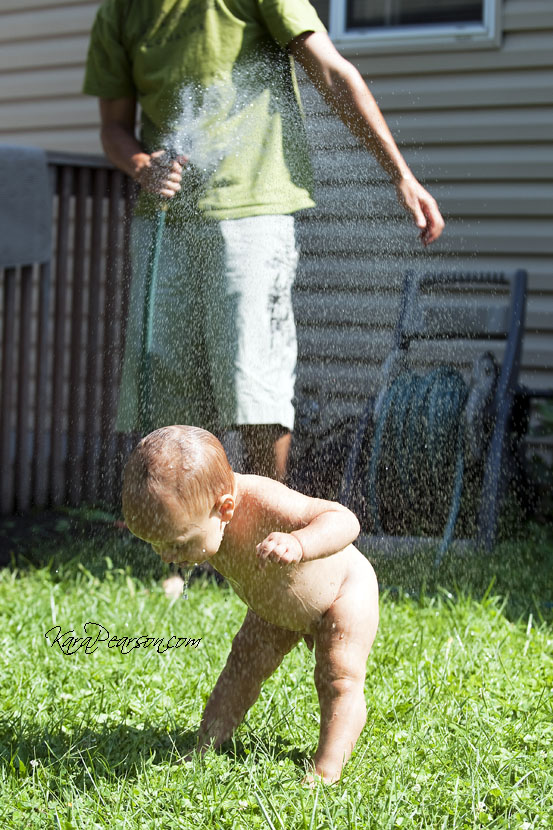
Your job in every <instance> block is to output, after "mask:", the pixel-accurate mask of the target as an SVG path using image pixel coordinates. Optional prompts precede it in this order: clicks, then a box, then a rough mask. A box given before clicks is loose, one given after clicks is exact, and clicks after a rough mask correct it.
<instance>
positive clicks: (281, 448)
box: [239, 424, 292, 481]
mask: <svg viewBox="0 0 553 830" xmlns="http://www.w3.org/2000/svg"><path fill="white" fill-rule="evenodd" d="M239 431H240V433H241V435H242V442H243V444H244V450H245V453H246V470H247V472H248V473H255V474H256V475H261V476H269V478H276V479H277V480H278V481H284V480H285V478H286V468H287V464H288V453H289V451H290V443H291V439H292V433H291V432H290V430H288V429H286V428H285V427H282V426H280V424H259V425H251V424H248V425H245V426H241V427H239Z"/></svg>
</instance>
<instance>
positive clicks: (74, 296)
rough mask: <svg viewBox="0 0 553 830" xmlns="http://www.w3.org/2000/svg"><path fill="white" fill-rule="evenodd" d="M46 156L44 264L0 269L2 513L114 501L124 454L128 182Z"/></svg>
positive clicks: (101, 167) (96, 165) (84, 161)
mask: <svg viewBox="0 0 553 830" xmlns="http://www.w3.org/2000/svg"><path fill="white" fill-rule="evenodd" d="M48 158H49V167H50V172H51V177H52V185H53V187H52V192H53V198H54V230H53V245H52V247H53V250H52V259H51V262H50V263H48V264H43V265H37V264H36V263H29V264H28V265H26V266H24V267H21V268H6V269H4V270H3V271H1V270H0V275H1V280H2V289H1V294H2V296H1V298H0V325H1V340H2V342H1V349H2V351H1V372H2V374H1V397H0V512H1V513H3V514H6V513H11V512H14V511H18V512H21V511H25V510H27V509H28V508H30V507H34V506H36V507H44V506H47V505H48V506H50V505H60V504H69V505H79V504H80V503H82V502H87V503H94V502H102V503H107V504H117V503H118V491H119V480H120V473H121V458H122V455H123V454H124V452H125V446H124V444H125V439H124V438H122V437H121V436H117V435H116V433H115V431H114V419H115V410H116V398H117V389H118V384H119V374H120V365H121V357H122V344H123V338H124V320H125V312H126V304H127V294H128V256H127V251H128V233H127V231H128V221H127V219H128V215H129V205H130V201H131V198H132V193H131V189H132V188H131V183H130V182H129V180H128V179H126V178H125V177H124V176H123V175H122V174H121V173H120V172H119V171H117V170H114V169H113V168H111V167H110V166H109V165H107V164H106V163H105V162H104V161H103V160H102V159H96V158H93V157H77V156H72V155H71V156H70V155H66V154H64V155H59V154H50V155H49V157H48ZM29 232H30V233H31V232H32V229H29Z"/></svg>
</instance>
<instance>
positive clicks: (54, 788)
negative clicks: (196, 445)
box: [0, 518, 553, 830]
mask: <svg viewBox="0 0 553 830" xmlns="http://www.w3.org/2000/svg"><path fill="white" fill-rule="evenodd" d="M60 521H61V523H62V524H63V521H65V520H64V519H63V518H62V519H61V520H60ZM86 524H87V523H86V522H81V525H80V527H81V531H82V527H86ZM91 526H92V523H91ZM94 527H96V529H97V532H96V533H95V534H92V535H91V533H90V529H89V530H88V531H87V532H85V533H82V532H78V533H77V532H74V528H73V527H70V528H69V529H68V528H67V527H66V528H65V532H64V533H62V534H61V536H60V537H59V538H60V539H61V540H62V541H61V542H57V541H56V537H55V536H49V537H48V538H46V537H45V538H44V540H43V545H42V551H40V555H39V551H37V550H36V548H35V553H34V562H31V564H29V562H28V561H24V560H22V559H21V558H20V561H19V562H18V563H16V564H14V565H12V567H11V568H5V569H3V570H2V571H0V617H1V638H2V647H1V648H0V664H1V665H0V677H1V681H0V690H1V691H0V694H1V710H0V712H1V714H0V718H1V721H0V776H1V779H0V780H1V784H0V827H1V828H10V830H11V828H18V829H19V828H25V830H27V828H28V830H31V828H45V830H46V829H47V830H55V828H59V830H88V829H89V828H91V829H92V828H110V830H112V829H113V830H123V828H125V830H138V828H140V830H144V829H147V830H149V828H152V830H153V828H159V829H160V830H170V829H171V828H186V829H187V830H188V828H194V830H199V828H204V827H205V828H229V830H230V828H237V829H238V830H239V829H240V828H248V830H249V828H258V827H259V828H268V830H272V829H273V828H274V829H275V830H282V828H286V830H289V829H290V830H292V829H295V828H305V829H306V830H316V829H317V828H375V830H385V829H386V830H387V829H388V828H390V830H391V829H392V828H409V829H410V830H411V828H429V829H431V830H445V828H448V830H449V829H450V828H451V830H453V828H456V830H465V828H467V829H468V828H483V827H486V828H513V830H514V829H515V828H521V830H522V828H524V830H530V828H548V830H550V828H551V827H553V697H552V686H553V657H552V654H553V624H552V620H553V607H552V604H551V600H552V599H553V585H552V580H553V577H552V569H551V564H552V562H553V546H552V542H551V535H550V534H549V533H548V532H547V531H546V530H545V529H543V528H541V527H538V526H528V527H527V528H525V529H524V530H523V531H522V533H521V537H520V538H519V539H518V541H517V540H515V541H514V542H511V543H508V544H507V543H505V544H504V545H502V546H501V547H500V548H498V550H497V551H496V553H495V554H494V556H493V557H491V558H488V559H482V558H476V557H475V558H474V559H471V560H463V561H452V560H446V561H445V562H444V564H443V566H442V569H441V570H440V572H439V573H438V574H435V573H434V572H433V571H432V570H431V569H429V568H428V567H426V565H425V563H423V562H419V563H418V564H416V565H414V564H413V563H411V564H410V565H409V566H408V568H404V573H403V576H404V577H405V578H404V579H403V580H402V579H401V576H402V574H401V569H399V570H398V569H397V568H396V572H395V573H392V572H387V571H386V569H385V568H382V572H381V573H380V577H381V581H382V582H383V585H384V590H383V595H382V602H381V626H380V631H379V635H378V637H377V641H376V643H375V646H374V649H373V652H372V654H371V657H370V658H369V664H368V675H367V683H366V699H367V705H368V713H369V716H368V721H367V726H366V727H365V730H364V732H363V734H362V736H361V739H360V741H359V743H358V745H357V748H356V750H355V752H354V755H353V756H352V759H351V761H350V763H349V764H348V766H347V767H346V769H345V772H344V775H343V778H342V781H341V782H340V783H339V784H338V785H335V786H332V787H328V786H318V787H316V788H315V789H314V790H313V791H311V790H309V789H306V788H304V787H302V786H301V783H300V782H301V778H302V775H303V772H304V764H305V761H306V759H307V758H308V757H309V754H310V752H312V751H313V749H314V747H315V745H316V742H317V733H318V708H317V699H316V694H315V689H314V686H313V680H312V674H313V656H312V654H311V653H310V652H309V651H308V649H307V648H306V647H305V646H304V645H303V644H302V645H301V646H299V647H297V648H296V649H295V650H294V651H293V652H292V653H291V654H290V655H288V657H287V658H286V660H285V662H284V663H283V665H282V666H281V668H280V669H279V671H278V672H277V673H276V674H275V675H274V676H273V677H272V678H271V679H270V680H269V681H268V682H267V683H266V684H265V686H264V687H263V690H262V694H261V696H260V699H259V700H258V702H257V704H256V705H255V707H254V708H253V709H252V710H251V712H250V713H249V715H248V716H247V719H246V721H245V723H244V724H243V725H242V726H241V728H240V729H239V730H238V732H237V734H236V736H235V740H234V741H233V742H232V743H231V744H229V745H228V746H227V747H225V748H224V751H221V752H219V753H215V752H211V753H209V754H208V755H207V756H206V757H205V758H204V759H203V760H201V761H200V760H194V761H186V762H181V756H182V755H184V754H186V751H187V750H188V749H189V748H190V747H191V746H192V745H193V743H194V738H195V733H196V729H197V727H198V723H199V720H200V716H201V711H202V707H203V705H204V703H205V701H206V699H207V696H208V694H209V691H210V689H211V687H212V685H213V684H214V682H215V680H216V678H217V675H218V672H219V671H220V669H221V667H222V665H223V663H224V661H225V657H226V654H227V652H228V650H229V646H230V642H231V639H232V636H233V634H234V633H235V631H236V630H237V628H238V626H239V624H240V622H241V619H242V617H243V615H244V607H243V605H242V603H241V602H240V600H238V599H237V598H236V597H235V596H234V594H233V593H232V592H231V591H230V590H229V589H228V588H227V587H226V586H225V585H217V584H216V583H215V582H214V581H213V580H212V579H209V578H207V577H202V578H199V579H196V580H195V581H193V583H192V585H191V587H190V592H189V599H188V600H187V601H186V600H184V599H182V598H181V599H179V600H177V601H176V602H173V603H171V602H170V601H168V600H167V599H166V598H165V597H164V596H163V593H162V591H161V588H160V583H159V576H160V573H161V572H160V570H159V565H158V564H157V563H156V562H155V560H154V557H153V556H152V555H150V553H149V552H148V550H147V549H146V548H145V546H143V545H142V544H141V543H137V542H135V541H133V540H131V539H130V538H129V537H127V536H126V535H125V534H124V533H123V532H115V533H113V532H106V531H105V530H102V528H101V527H100V526H99V525H98V523H97V522H96V524H95V525H94ZM98 528H99V530H98ZM61 529H62V530H63V527H62V528H61ZM35 538H36V534H35ZM38 538H40V537H38ZM35 545H36V542H35ZM27 559H31V560H32V559H33V556H31V555H29V556H28V557H27ZM46 559H48V560H49V561H48V564H47V565H44V562H45V561H46ZM40 561H42V565H40V564H39V563H40ZM494 577H495V581H494ZM402 583H403V584H402ZM87 621H89V622H91V623H94V624H97V625H96V627H89V628H88V633H89V635H91V636H96V635H97V634H98V633H101V634H102V636H107V635H106V634H105V633H104V632H109V637H110V638H111V637H116V641H113V640H112V641H111V647H108V644H107V639H106V640H103V641H97V642H96V644H95V645H94V643H93V641H92V640H89V641H88V643H87V642H83V641H80V645H79V643H78V642H70V640H69V639H68V638H70V637H84V636H85V631H84V628H83V626H84V624H85V623H86V622H87ZM56 626H59V627H60V628H59V629H57V628H55V627H56ZM100 626H102V627H103V628H100ZM51 629H53V631H52V630H51ZM71 630H72V631H73V632H74V633H73V634H71V633H66V632H70V631H71ZM47 632H49V636H48V637H45V634H46V633H47ZM58 632H59V635H60V636H59V637H58V640H57V642H56V641H55V640H56V633H58ZM63 635H65V636H63ZM141 635H143V636H144V637H152V638H157V639H158V641H159V639H160V638H163V641H162V642H158V643H157V645H155V644H150V645H149V646H148V644H147V643H145V642H144V641H139V642H142V645H141V646H140V647H135V648H132V647H131V646H132V645H133V644H134V645H136V643H137V641H136V640H134V641H129V640H124V639H123V638H125V637H139V636H141ZM173 636H174V637H180V638H182V642H181V644H180V646H179V647H178V648H168V649H167V650H165V649H166V645H167V644H168V643H170V642H172V643H173V644H175V643H176V642H177V640H172V641H171V640H170V638H171V637H173ZM60 646H63V649H62V648H61V647H60ZM71 651H73V653H65V652H71ZM87 652H88V653H87Z"/></svg>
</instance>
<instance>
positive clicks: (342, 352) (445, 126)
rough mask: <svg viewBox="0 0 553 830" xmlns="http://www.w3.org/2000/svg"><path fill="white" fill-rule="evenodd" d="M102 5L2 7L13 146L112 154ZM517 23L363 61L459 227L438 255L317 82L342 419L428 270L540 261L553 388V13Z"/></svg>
mask: <svg viewBox="0 0 553 830" xmlns="http://www.w3.org/2000/svg"><path fill="white" fill-rule="evenodd" d="M315 5H317V3H315ZM97 6H98V2H90V1H89V0H81V2H79V1H78V0H72V2H68V0H56V2H55V3H54V2H53V0H2V3H1V7H0V33H1V34H0V41H1V43H0V47H1V48H0V142H4V143H13V144H29V145H36V146H40V147H44V148H47V149H57V150H65V151H78V152H99V151H100V148H99V143H98V137H97V126H98V117H97V105H96V102H95V101H94V100H90V99H88V98H86V97H84V96H81V95H80V87H81V82H82V72H83V64H84V59H85V54H86V48H87V43H88V32H89V29H90V25H91V22H92V19H93V17H94V13H95V10H96V8H97ZM502 28H503V43H502V46H501V48H500V49H480V50H472V51H468V50H467V51H455V52H447V51H444V52H443V53H442V52H436V51H435V50H434V51H432V52H430V53H428V52H426V53H422V52H421V53H420V54H417V53H414V52H409V54H404V55H401V54H385V55H383V54H378V55H373V56H371V55H368V54H365V55H361V56H359V57H358V58H355V63H356V64H357V66H358V67H359V68H360V70H361V72H362V73H363V75H364V76H365V77H366V78H367V81H368V82H369V84H370V87H371V89H372V91H373V92H374V94H375V96H376V98H377V100H378V101H379V103H380V105H381V107H382V109H383V111H384V113H385V115H386V118H387V119H388V122H389V124H390V126H391V127H392V130H393V131H394V134H395V136H396V138H397V140H398V142H399V143H400V145H401V146H402V148H403V150H404V153H405V155H406V157H407V160H408V161H409V163H410V164H411V166H412V168H413V170H414V172H415V174H416V175H417V176H418V177H419V178H421V180H423V181H425V182H426V184H427V186H428V187H429V189H430V190H431V191H432V192H433V193H434V195H435V196H436V198H437V199H438V201H439V203H440V205H441V207H442V210H443V212H444V214H445V216H446V219H447V221H448V224H447V229H446V232H445V234H444V236H443V239H442V240H440V242H438V243H437V244H436V245H434V246H433V247H432V248H431V249H430V250H428V251H427V252H424V253H423V252H422V251H421V250H420V248H419V244H418V241H417V239H416V233H415V231H414V229H413V228H411V225H410V223H409V221H408V220H407V219H406V218H405V217H404V215H403V213H402V211H401V209H400V208H399V206H398V205H397V204H396V202H395V198H394V193H393V190H392V188H391V187H390V185H389V184H388V183H387V182H386V181H385V180H384V178H383V176H382V174H381V172H380V170H379V169H378V167H377V166H376V165H375V164H374V163H373V162H372V161H371V159H370V158H369V157H368V156H367V154H366V153H364V152H362V151H360V150H359V149H358V148H357V147H356V145H355V142H354V140H353V139H351V138H350V137H349V135H348V133H347V131H346V130H345V129H344V128H342V126H341V125H340V124H339V123H338V122H337V121H336V119H335V118H334V117H333V116H331V115H329V113H328V112H327V111H326V110H325V107H324V105H323V104H322V101H321V99H320V98H319V97H318V95H317V93H316V92H315V91H314V90H312V89H311V88H310V87H309V86H308V85H307V86H306V85H305V84H303V85H302V88H303V95H304V99H305V104H306V110H307V113H308V125H309V133H310V138H311V142H312V145H313V155H314V161H315V168H316V175H317V181H318V202H319V206H318V208H317V209H316V210H315V211H312V212H309V213H306V214H305V216H304V217H302V220H301V223H300V240H301V246H302V252H303V258H302V267H301V273H300V275H299V280H298V291H297V315H298V324H299V334H300V348H301V363H300V370H299V380H300V384H301V385H315V386H319V385H322V386H323V387H324V388H325V389H327V390H328V392H329V394H330V395H331V396H332V397H334V398H336V399H338V401H339V402H338V406H337V409H338V410H339V411H340V412H342V411H344V410H345V411H351V410H352V409H353V410H355V409H357V408H358V406H359V403H360V401H361V400H362V399H363V397H364V396H365V395H366V394H367V392H368V391H370V390H371V388H372V387H373V386H374V383H375V378H376V370H377V367H378V365H379V363H380V361H381V359H382V357H383V356H384V354H385V352H386V348H387V345H388V343H389V341H390V335H391V327H392V325H393V322H394V319H395V314H396V311H397V299H398V298H397V289H398V287H399V285H400V280H401V276H402V274H403V272H404V270H405V267H407V265H409V264H411V263H413V261H414V262H415V264H416V265H417V266H420V267H426V266H428V267H430V268H439V269H455V270H463V271H465V270H502V269H510V268H513V267H518V266H522V267H525V268H527V270H528V272H529V276H530V298H529V307H528V319H527V334H526V337H525V346H524V355H523V362H524V372H523V379H524V380H526V381H527V382H530V383H531V384H532V385H534V386H540V385H541V386H550V387H551V386H553V337H552V329H553V233H552V230H553V215H552V214H553V140H552V139H553V108H552V107H551V104H552V98H553V71H552V69H553V5H552V4H551V2H550V0H505V3H504V8H503V13H502ZM465 358H466V356H465ZM463 362H465V359H463ZM332 409H333V410H334V407H332Z"/></svg>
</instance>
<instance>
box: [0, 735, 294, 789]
mask: <svg viewBox="0 0 553 830" xmlns="http://www.w3.org/2000/svg"><path fill="white" fill-rule="evenodd" d="M196 740H197V732H196V731H193V730H167V729H166V728H160V727H156V726H153V725H151V724H148V723H145V724H144V725H143V726H142V727H140V728H139V727H136V726H130V725H128V724H120V725H118V726H115V727H112V728H110V727H106V728H105V729H92V728H89V727H83V728H81V729H80V730H79V729H77V730H75V731H74V732H73V733H67V732H66V731H63V730H62V728H61V727H54V728H49V729H44V728H43V729H40V728H37V727H36V726H35V725H34V724H31V723H18V724H15V723H9V722H8V721H5V720H4V721H0V767H4V768H5V769H6V772H7V773H8V774H10V773H11V774H12V775H16V776H20V777H21V776H23V777H25V776H30V775H33V774H40V775H47V776H48V778H49V785H50V787H55V786H56V782H57V784H58V786H60V787H63V786H65V785H66V784H67V780H68V779H70V781H71V783H72V784H73V785H74V786H76V787H78V788H79V789H83V788H84V789H93V788H94V787H95V782H97V781H98V780H99V779H104V780H110V781H113V780H116V779H123V778H124V779H126V780H128V779H133V778H136V777H138V776H139V775H140V774H141V773H142V772H143V771H144V768H145V767H146V766H157V765H162V764H163V765H165V764H168V765H177V764H179V763H180V762H181V761H182V758H183V756H185V755H187V754H188V753H189V752H190V750H192V749H193V748H194V747H195V746H196ZM254 747H255V750H256V751H257V753H258V754H261V755H264V756H266V757H267V756H269V757H279V758H288V759H290V760H291V761H292V762H293V763H294V764H295V766H297V767H298V769H299V770H302V771H303V770H304V769H305V764H306V762H307V760H308V758H309V755H308V754H307V753H304V752H302V751H301V750H299V749H298V748H297V747H294V746H293V745H291V744H290V743H289V742H287V741H286V740H284V739H282V738H280V737H279V736H275V735H271V737H270V739H264V738H261V737H259V736H256V735H255V734H253V733H249V734H248V737H247V739H246V743H243V742H242V741H241V740H240V739H233V740H232V741H228V742H227V743H226V744H224V745H223V747H222V748H221V749H219V750H217V752H218V753H219V754H224V755H227V756H228V757H229V758H231V759H232V760H233V761H235V762H237V763H238V764H242V765H243V764H245V762H246V760H247V759H248V758H249V757H250V756H251V752H252V748H254ZM198 763H201V761H200V759H199V758H198Z"/></svg>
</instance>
